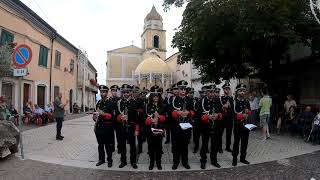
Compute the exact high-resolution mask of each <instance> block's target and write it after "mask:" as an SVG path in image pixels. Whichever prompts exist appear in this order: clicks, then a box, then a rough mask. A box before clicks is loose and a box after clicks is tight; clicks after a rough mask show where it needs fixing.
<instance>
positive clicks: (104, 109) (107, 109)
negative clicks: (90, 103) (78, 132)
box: [95, 99, 115, 133]
mask: <svg viewBox="0 0 320 180" xmlns="http://www.w3.org/2000/svg"><path fill="white" fill-rule="evenodd" d="M96 108H97V110H98V112H101V113H109V114H110V115H111V119H106V118H105V117H104V116H103V115H101V114H100V115H99V116H98V120H97V121H96V124H95V132H96V133H106V131H108V130H110V129H111V130H112V129H113V125H114V120H115V119H114V118H113V117H114V114H113V113H114V110H115V104H114V103H113V102H112V101H110V100H109V99H108V100H103V99H102V100H99V101H98V103H97V107H96ZM112 132H113V131H112Z"/></svg>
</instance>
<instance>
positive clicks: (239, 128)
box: [232, 84, 251, 166]
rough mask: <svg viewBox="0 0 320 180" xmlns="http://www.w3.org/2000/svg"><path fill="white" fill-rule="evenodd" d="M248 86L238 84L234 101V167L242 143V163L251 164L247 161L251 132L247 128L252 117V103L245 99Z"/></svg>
mask: <svg viewBox="0 0 320 180" xmlns="http://www.w3.org/2000/svg"><path fill="white" fill-rule="evenodd" d="M245 95H246V85H244V84H238V85H237V87H236V97H235V101H234V113H235V117H234V130H233V133H234V143H233V150H232V156H233V160H232V165H233V166H236V165H237V157H238V154H239V144H240V141H241V150H240V162H242V163H244V164H250V163H249V162H248V161H247V160H246V155H247V146H248V139H249V132H250V130H249V129H247V128H246V127H245V124H246V123H247V119H248V118H249V116H250V115H251V109H250V103H249V101H248V100H246V99H245Z"/></svg>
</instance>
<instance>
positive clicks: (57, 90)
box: [53, 86, 60, 99]
mask: <svg viewBox="0 0 320 180" xmlns="http://www.w3.org/2000/svg"><path fill="white" fill-rule="evenodd" d="M59 91H60V88H59V86H54V89H53V98H54V99H56V97H58V96H59Z"/></svg>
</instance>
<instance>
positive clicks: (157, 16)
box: [145, 6, 162, 21]
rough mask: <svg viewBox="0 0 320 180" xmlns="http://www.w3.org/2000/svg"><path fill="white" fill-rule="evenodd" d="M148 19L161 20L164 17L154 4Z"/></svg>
mask: <svg viewBox="0 0 320 180" xmlns="http://www.w3.org/2000/svg"><path fill="white" fill-rule="evenodd" d="M145 20H146V21H150V20H159V21H162V17H161V15H160V14H159V13H158V12H157V10H156V8H155V7H154V6H152V9H151V11H150V12H149V14H148V15H147V16H146V18H145Z"/></svg>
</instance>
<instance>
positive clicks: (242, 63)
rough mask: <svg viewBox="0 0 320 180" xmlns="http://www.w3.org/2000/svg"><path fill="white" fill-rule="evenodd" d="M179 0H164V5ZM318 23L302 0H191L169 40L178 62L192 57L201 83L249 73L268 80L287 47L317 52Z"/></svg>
mask: <svg viewBox="0 0 320 180" xmlns="http://www.w3.org/2000/svg"><path fill="white" fill-rule="evenodd" d="M185 2H186V1H183V0H164V4H163V6H164V8H165V9H168V8H169V7H170V6H171V5H176V6H178V7H180V6H182V4H183V3H185ZM319 27H320V25H318V24H316V21H315V20H314V19H313V16H312V15H311V12H310V8H309V4H308V1H305V0H268V1H266V0H190V1H189V2H187V6H186V9H185V11H184V13H183V20H182V22H181V25H180V27H179V29H178V31H177V32H176V33H175V35H174V38H173V41H172V43H173V45H172V46H173V47H176V48H178V49H179V51H180V53H181V54H180V56H179V59H178V63H180V64H183V63H186V62H189V61H190V60H192V62H193V64H194V65H195V66H196V67H197V68H198V69H199V70H200V75H201V77H202V81H203V82H212V81H213V82H220V80H222V79H230V78H242V77H245V76H247V75H249V74H252V73H257V74H259V77H260V78H261V79H262V80H264V81H266V82H267V83H268V82H270V81H271V78H270V77H271V75H274V74H277V73H278V68H279V65H280V60H281V59H286V58H290V57H289V54H288V49H289V48H290V46H291V45H294V44H297V43H302V44H304V45H305V46H308V47H310V48H312V50H313V52H314V53H313V56H315V55H318V52H319V39H320V28H319Z"/></svg>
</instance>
